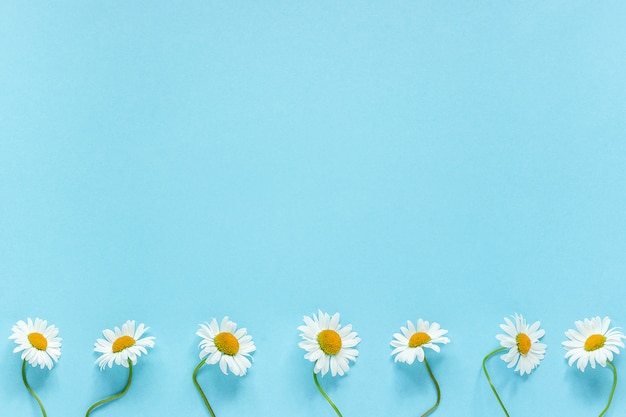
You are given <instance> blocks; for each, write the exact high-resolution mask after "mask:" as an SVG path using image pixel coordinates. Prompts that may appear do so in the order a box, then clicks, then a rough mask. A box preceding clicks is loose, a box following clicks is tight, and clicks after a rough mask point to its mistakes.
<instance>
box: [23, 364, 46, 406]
mask: <svg viewBox="0 0 626 417" xmlns="http://www.w3.org/2000/svg"><path fill="white" fill-rule="evenodd" d="M22 380H23V381H24V385H25V386H26V389H27V390H28V392H30V395H32V396H33V398H34V399H35V400H37V404H39V408H41V414H43V417H47V415H46V409H45V408H43V404H42V403H41V400H40V399H39V397H38V396H37V394H35V391H33V389H32V388H31V387H30V385H28V381H27V380H26V359H24V362H23V363H22Z"/></svg>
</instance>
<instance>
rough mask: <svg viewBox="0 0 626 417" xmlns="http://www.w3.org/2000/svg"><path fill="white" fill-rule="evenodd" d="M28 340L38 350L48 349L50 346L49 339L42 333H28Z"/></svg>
mask: <svg viewBox="0 0 626 417" xmlns="http://www.w3.org/2000/svg"><path fill="white" fill-rule="evenodd" d="M28 341H29V342H30V344H31V345H32V346H33V347H34V348H35V349H37V350H46V349H47V348H48V339H46V338H45V337H44V336H43V335H42V334H41V333H37V332H33V333H30V334H29V335H28Z"/></svg>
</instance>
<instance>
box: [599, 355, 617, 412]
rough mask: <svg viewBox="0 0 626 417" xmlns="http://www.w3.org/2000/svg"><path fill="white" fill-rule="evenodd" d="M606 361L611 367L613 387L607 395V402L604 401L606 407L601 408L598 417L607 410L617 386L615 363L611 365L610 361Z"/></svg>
mask: <svg viewBox="0 0 626 417" xmlns="http://www.w3.org/2000/svg"><path fill="white" fill-rule="evenodd" d="M606 363H607V364H608V365H609V366H610V367H611V370H612V371H613V387H612V388H611V394H610V395H609V402H608V403H606V407H604V410H602V412H601V413H600V415H599V416H598V417H602V416H603V415H604V414H605V413H606V412H607V411H608V409H609V407H610V406H611V401H613V394H614V393H615V387H616V386H617V370H616V369H615V365H613V363H612V362H611V361H606Z"/></svg>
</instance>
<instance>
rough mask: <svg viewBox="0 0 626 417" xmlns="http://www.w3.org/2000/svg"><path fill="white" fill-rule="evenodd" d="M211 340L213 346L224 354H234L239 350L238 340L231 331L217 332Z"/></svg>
mask: <svg viewBox="0 0 626 417" xmlns="http://www.w3.org/2000/svg"><path fill="white" fill-rule="evenodd" d="M213 342H214V343H215V347H216V348H217V349H218V350H219V351H220V352H222V353H223V354H225V355H228V356H235V355H236V354H237V352H239V340H237V338H236V337H235V336H234V335H233V334H232V333H228V332H221V333H218V334H217V336H215V339H213Z"/></svg>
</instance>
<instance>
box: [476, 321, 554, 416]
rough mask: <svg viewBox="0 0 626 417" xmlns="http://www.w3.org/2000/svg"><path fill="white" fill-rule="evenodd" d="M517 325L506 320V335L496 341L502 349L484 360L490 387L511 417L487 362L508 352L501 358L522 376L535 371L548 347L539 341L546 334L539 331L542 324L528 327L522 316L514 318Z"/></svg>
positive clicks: (500, 336) (536, 323) (493, 352)
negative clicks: (497, 355)
mask: <svg viewBox="0 0 626 417" xmlns="http://www.w3.org/2000/svg"><path fill="white" fill-rule="evenodd" d="M513 319H514V320H515V323H513V322H512V321H511V320H510V319H508V318H506V317H505V318H504V322H505V324H501V325H500V328H501V329H502V330H504V331H505V333H506V334H499V335H497V336H496V339H498V340H499V341H500V345H501V347H499V348H497V349H495V350H493V351H491V352H489V353H488V354H487V355H486V356H485V357H484V358H483V371H484V372H485V377H486V378H487V382H489V386H490V387H491V390H492V391H493V394H494V395H495V396H496V399H497V400H498V403H500V407H502V411H504V414H505V415H507V416H508V415H509V413H508V411H507V410H506V407H505V406H504V403H503V402H502V400H501V399H500V395H499V394H498V391H497V390H496V387H495V386H494V385H493V382H492V381H491V377H490V376H489V372H488V371H487V360H488V359H489V358H491V357H492V356H494V355H496V354H498V353H501V352H504V351H507V352H506V353H505V354H504V355H502V356H500V358H501V359H502V360H503V361H505V362H507V367H508V368H512V367H514V366H515V372H519V373H520V375H524V374H530V372H531V371H532V370H533V369H535V368H536V367H537V366H538V365H539V362H541V360H542V359H543V357H544V356H545V354H546V345H544V344H543V343H539V339H540V338H542V337H543V335H544V334H545V331H544V330H541V329H539V326H540V325H541V323H540V322H538V321H537V322H535V323H533V324H532V325H531V326H528V324H527V323H526V320H525V319H524V317H523V316H522V315H520V314H515V315H514V316H513Z"/></svg>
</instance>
